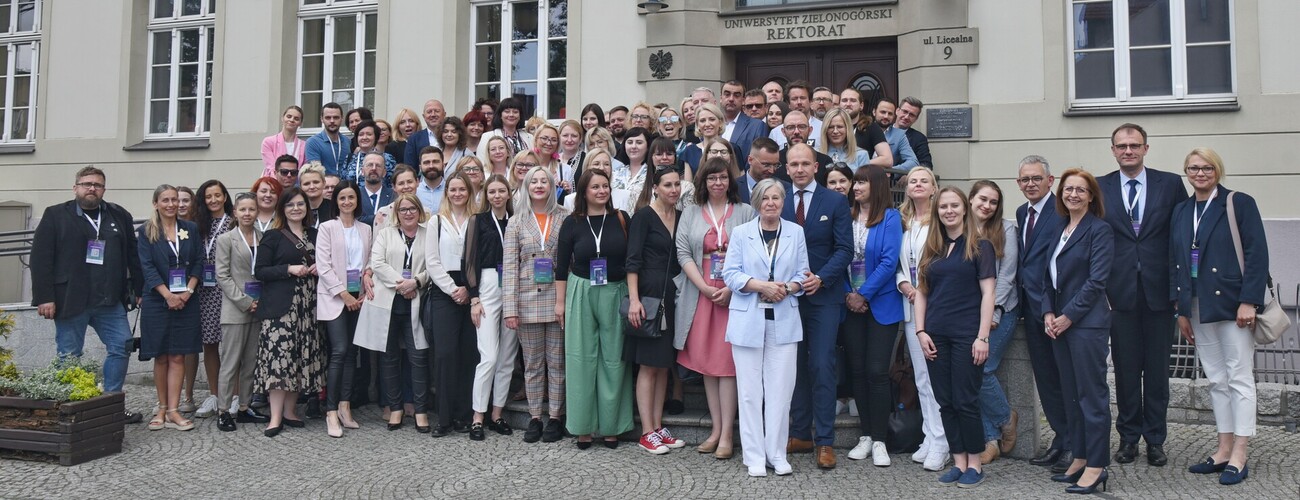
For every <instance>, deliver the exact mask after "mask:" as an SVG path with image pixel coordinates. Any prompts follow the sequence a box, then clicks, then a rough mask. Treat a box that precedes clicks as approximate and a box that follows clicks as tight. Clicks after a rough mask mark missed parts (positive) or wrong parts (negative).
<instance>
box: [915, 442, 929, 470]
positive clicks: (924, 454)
mask: <svg viewBox="0 0 1300 500" xmlns="http://www.w3.org/2000/svg"><path fill="white" fill-rule="evenodd" d="M929 456H930V446H928V444H927V443H926V442H925V441H922V442H921V447H920V448H917V449H916V451H914V452H912V461H913V462H916V463H918V464H923V463H925V459H926V458H928V457H929Z"/></svg>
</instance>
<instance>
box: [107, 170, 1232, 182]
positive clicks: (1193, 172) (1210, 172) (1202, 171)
mask: <svg viewBox="0 0 1300 500" xmlns="http://www.w3.org/2000/svg"><path fill="white" fill-rule="evenodd" d="M1183 170H1184V171H1186V172H1187V174H1188V175H1197V174H1213V173H1214V167H1208V166H1207V167H1197V166H1190V167H1187V168H1185V169H1183ZM100 187H103V186H100Z"/></svg>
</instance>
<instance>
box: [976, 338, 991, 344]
mask: <svg viewBox="0 0 1300 500" xmlns="http://www.w3.org/2000/svg"><path fill="white" fill-rule="evenodd" d="M975 340H978V341H980V342H983V343H985V344H987V343H989V338H988V337H975Z"/></svg>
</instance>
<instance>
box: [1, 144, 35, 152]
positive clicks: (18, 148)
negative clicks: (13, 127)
mask: <svg viewBox="0 0 1300 500" xmlns="http://www.w3.org/2000/svg"><path fill="white" fill-rule="evenodd" d="M35 152H36V143H26V144H23V143H19V144H0V155H11V154H27V153H35Z"/></svg>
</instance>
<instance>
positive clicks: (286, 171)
mask: <svg viewBox="0 0 1300 500" xmlns="http://www.w3.org/2000/svg"><path fill="white" fill-rule="evenodd" d="M280 175H285V176H289V177H297V176H298V171H297V170H293V169H289V168H282V169H280Z"/></svg>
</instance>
